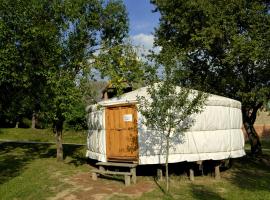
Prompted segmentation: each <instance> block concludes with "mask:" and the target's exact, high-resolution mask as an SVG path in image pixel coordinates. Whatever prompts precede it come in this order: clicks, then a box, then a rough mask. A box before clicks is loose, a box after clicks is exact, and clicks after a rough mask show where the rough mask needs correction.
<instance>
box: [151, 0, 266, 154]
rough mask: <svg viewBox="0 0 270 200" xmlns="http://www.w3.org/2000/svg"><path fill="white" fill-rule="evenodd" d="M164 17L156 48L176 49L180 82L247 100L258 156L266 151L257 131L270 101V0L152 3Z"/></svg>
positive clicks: (248, 121)
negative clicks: (261, 111) (260, 115)
mask: <svg viewBox="0 0 270 200" xmlns="http://www.w3.org/2000/svg"><path fill="white" fill-rule="evenodd" d="M151 2H152V3H153V4H154V5H155V6H156V9H157V10H158V11H159V12H160V13H161V18H160V23H159V27H158V28H157V30H156V32H155V44H156V45H158V46H161V47H162V51H161V55H162V54H164V53H166V51H167V50H168V49H174V51H175V52H176V53H177V54H178V55H177V56H178V59H179V61H180V62H181V64H180V65H179V73H180V74H185V75H184V76H179V82H180V83H181V84H183V85H186V86H191V87H193V88H197V89H201V90H203V91H206V92H211V93H214V94H219V95H222V96H227V97H230V98H233V99H237V100H239V101H241V102H242V110H243V121H244V126H245V129H246V131H247V133H248V137H249V140H250V143H251V146H252V147H251V150H252V153H259V152H261V144H260V141H259V138H258V135H257V133H256V131H255V129H254V128H253V124H254V122H255V120H256V113H257V111H258V109H260V108H261V107H262V106H263V105H264V104H266V103H267V101H269V98H270V81H269V77H270V68H269V55H270V54H269V53H270V45H269V39H270V38H269V37H270V15H269V1H263V0H262V1H246V0H241V1H234V0H230V1H223V0H220V1H212V0H206V1H195V0H191V1H182V0H179V1H169V0H165V1H159V0H152V1H151Z"/></svg>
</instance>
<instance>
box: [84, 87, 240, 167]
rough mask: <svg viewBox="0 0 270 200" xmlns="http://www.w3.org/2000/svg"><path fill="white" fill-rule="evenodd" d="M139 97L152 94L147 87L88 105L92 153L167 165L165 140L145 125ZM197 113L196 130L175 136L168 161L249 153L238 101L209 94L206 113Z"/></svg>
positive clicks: (108, 158) (100, 158) (105, 157)
mask: <svg viewBox="0 0 270 200" xmlns="http://www.w3.org/2000/svg"><path fill="white" fill-rule="evenodd" d="M177 89H178V90H180V88H177ZM138 96H144V97H146V98H149V95H148V93H147V87H143V88H140V89H138V90H135V91H132V92H129V93H126V94H124V95H122V96H120V97H115V98H112V99H109V100H105V101H101V102H99V103H97V104H95V105H90V106H88V107H87V113H88V114H87V120H88V126H89V130H88V137H87V146H88V150H87V153H86V156H87V157H89V158H92V159H96V160H98V161H103V162H106V161H123V162H135V163H138V164H141V165H144V164H163V163H165V151H164V149H165V148H164V138H163V137H162V136H161V134H159V132H158V130H157V131H153V130H150V129H149V128H148V127H146V126H145V125H144V124H143V123H142V119H143V116H142V115H141V114H140V112H139V111H138V110H137V109H136V108H137V105H138V101H137V97H138ZM192 117H193V118H194V123H193V125H192V126H191V128H189V130H187V131H186V132H184V133H182V134H180V135H176V136H174V138H172V140H171V147H170V151H169V163H176V162H183V161H188V162H193V161H200V160H222V159H227V158H236V157H241V156H244V155H245V151H244V136H243V132H242V129H241V127H242V113H241V103H240V102H239V101H236V100H233V99H229V98H225V97H221V96H217V95H209V97H208V99H207V101H206V103H205V106H204V109H203V112H201V113H199V114H196V115H194V116H192Z"/></svg>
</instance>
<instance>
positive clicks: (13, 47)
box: [0, 0, 128, 146]
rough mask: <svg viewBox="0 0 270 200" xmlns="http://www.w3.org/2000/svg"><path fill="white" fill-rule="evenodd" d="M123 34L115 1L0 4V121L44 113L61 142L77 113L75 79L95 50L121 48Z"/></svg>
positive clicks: (121, 10)
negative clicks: (66, 123) (65, 127)
mask: <svg viewBox="0 0 270 200" xmlns="http://www.w3.org/2000/svg"><path fill="white" fill-rule="evenodd" d="M118 22H119V23H118ZM127 31H128V23H127V13H126V10H125V7H124V5H123V2H122V1H120V0H111V1H106V2H104V1H100V0H72V1H56V0H54V1H43V0H38V1H36V0H29V1H25V0H15V1H10V0H1V1H0V69H1V70H0V73H1V74H0V91H1V94H6V95H1V97H0V98H1V99H0V109H1V113H3V114H1V116H0V118H2V116H4V117H6V116H10V118H14V120H13V119H11V120H13V121H18V118H20V117H21V116H25V115H26V113H27V112H28V113H39V112H46V115H47V116H50V118H51V120H52V121H53V125H54V127H55V130H56V133H57V135H58V141H60V140H61V132H62V128H63V123H64V121H65V120H68V119H70V118H71V117H72V116H71V114H72V112H73V113H74V112H77V111H78V109H79V107H77V108H76V109H77V110H76V109H75V110H76V111H75V110H74V109H73V107H74V106H76V105H79V104H80V102H79V101H81V95H80V92H79V91H78V85H77V84H76V80H77V75H78V74H80V73H82V71H83V70H85V69H86V68H87V67H88V62H87V60H88V59H89V58H90V57H91V56H92V55H93V53H94V52H95V51H96V50H97V48H98V46H100V45H101V44H102V43H103V42H104V41H105V42H106V43H107V44H110V45H111V46H113V45H118V44H120V43H121V41H122V39H123V38H124V37H125V36H126V34H127ZM81 113H83V111H81ZM60 146H61V145H60Z"/></svg>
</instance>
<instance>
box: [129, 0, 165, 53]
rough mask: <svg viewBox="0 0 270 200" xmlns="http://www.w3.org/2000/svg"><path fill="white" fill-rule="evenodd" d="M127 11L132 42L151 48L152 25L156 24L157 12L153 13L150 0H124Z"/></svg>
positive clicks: (152, 40) (152, 39)
mask: <svg viewBox="0 0 270 200" xmlns="http://www.w3.org/2000/svg"><path fill="white" fill-rule="evenodd" d="M124 3H125V5H126V8H127V11H128V17H129V29H130V32H129V34H130V37H131V40H132V42H133V44H135V45H138V46H143V47H144V49H145V50H148V49H151V48H152V46H153V42H154V37H153V33H154V27H156V26H157V25H158V21H159V16H160V15H159V13H157V12H155V13H153V12H152V10H153V9H154V6H153V5H152V4H150V0H124Z"/></svg>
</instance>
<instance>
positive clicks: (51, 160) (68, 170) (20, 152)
mask: <svg viewBox="0 0 270 200" xmlns="http://www.w3.org/2000/svg"><path fill="white" fill-rule="evenodd" d="M84 153H85V147H84V146H77V145H64V155H65V160H64V162H63V163H61V162H57V161H56V158H55V156H56V150H55V145H50V144H21V143H20V144H16V143H1V144H0V197H1V198H0V199H14V198H20V199H45V198H46V197H48V196H49V195H53V194H55V193H56V192H58V191H60V190H61V189H62V188H63V187H68V185H67V184H66V183H63V182H62V181H61V179H62V178H64V177H65V176H70V175H72V174H76V173H78V172H80V171H87V170H89V167H88V165H87V164H86V163H87V160H86V159H85V157H84Z"/></svg>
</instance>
